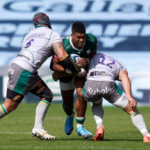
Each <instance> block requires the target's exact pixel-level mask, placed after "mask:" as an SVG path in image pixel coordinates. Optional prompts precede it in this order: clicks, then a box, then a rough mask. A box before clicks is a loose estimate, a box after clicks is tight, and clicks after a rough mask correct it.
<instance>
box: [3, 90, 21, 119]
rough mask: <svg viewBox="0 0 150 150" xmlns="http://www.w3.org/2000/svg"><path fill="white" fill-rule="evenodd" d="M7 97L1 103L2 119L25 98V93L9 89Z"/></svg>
mask: <svg viewBox="0 0 150 150" xmlns="http://www.w3.org/2000/svg"><path fill="white" fill-rule="evenodd" d="M6 97H7V98H6V99H5V101H4V103H3V104H1V105H0V119H1V118H3V117H4V116H6V115H8V114H9V113H10V112H12V111H14V110H15V109H16V108H17V107H18V105H19V104H20V102H21V101H22V99H23V97H24V96H23V95H21V94H18V93H16V92H14V91H11V90H10V89H7V96H6Z"/></svg>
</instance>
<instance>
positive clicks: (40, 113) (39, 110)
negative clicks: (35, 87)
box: [34, 100, 50, 129]
mask: <svg viewBox="0 0 150 150" xmlns="http://www.w3.org/2000/svg"><path fill="white" fill-rule="evenodd" d="M49 106H50V103H49V102H48V101H46V100H40V102H39V103H38V105H37V107H36V116H35V124H34V128H37V129H44V128H43V121H44V118H45V115H46V113H47V111H48V108H49Z"/></svg>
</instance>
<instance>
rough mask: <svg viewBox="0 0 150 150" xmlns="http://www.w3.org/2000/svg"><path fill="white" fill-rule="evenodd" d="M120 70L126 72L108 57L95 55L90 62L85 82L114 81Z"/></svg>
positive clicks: (100, 54)
mask: <svg viewBox="0 0 150 150" xmlns="http://www.w3.org/2000/svg"><path fill="white" fill-rule="evenodd" d="M121 70H126V68H124V67H123V66H122V65H121V64H120V63H119V62H118V61H116V60H115V59H113V58H112V57H110V56H107V55H104V54H102V53H97V54H96V55H95V56H94V57H93V58H92V59H91V61H90V64H89V68H88V74H87V77H86V78H87V80H96V81H115V80H116V79H117V78H118V76H119V72H120V71H121Z"/></svg>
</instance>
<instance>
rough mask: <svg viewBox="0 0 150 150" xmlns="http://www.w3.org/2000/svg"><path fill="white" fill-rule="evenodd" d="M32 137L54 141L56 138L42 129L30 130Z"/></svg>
mask: <svg viewBox="0 0 150 150" xmlns="http://www.w3.org/2000/svg"><path fill="white" fill-rule="evenodd" d="M31 134H32V136H36V137H38V138H40V139H42V140H56V137H55V136H53V135H50V134H48V133H47V131H45V130H43V129H36V128H33V129H32V133H31Z"/></svg>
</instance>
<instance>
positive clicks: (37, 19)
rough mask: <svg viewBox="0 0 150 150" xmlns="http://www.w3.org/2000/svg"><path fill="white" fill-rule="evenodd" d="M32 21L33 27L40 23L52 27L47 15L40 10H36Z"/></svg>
mask: <svg viewBox="0 0 150 150" xmlns="http://www.w3.org/2000/svg"><path fill="white" fill-rule="evenodd" d="M33 23H34V26H35V27H36V26H37V25H39V24H41V25H47V26H48V27H49V28H52V27H51V23H50V20H49V17H48V16H47V15H46V14H45V13H42V12H38V13H36V14H35V15H34V16H33Z"/></svg>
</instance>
